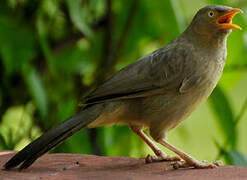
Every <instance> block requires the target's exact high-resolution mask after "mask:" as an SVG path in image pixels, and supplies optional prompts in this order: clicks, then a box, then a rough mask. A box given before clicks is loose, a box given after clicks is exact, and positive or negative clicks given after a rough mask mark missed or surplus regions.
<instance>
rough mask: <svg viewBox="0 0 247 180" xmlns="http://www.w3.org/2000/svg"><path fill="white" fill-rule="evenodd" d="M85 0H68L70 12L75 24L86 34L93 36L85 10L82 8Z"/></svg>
mask: <svg viewBox="0 0 247 180" xmlns="http://www.w3.org/2000/svg"><path fill="white" fill-rule="evenodd" d="M82 2H83V0H73V1H71V0H66V4H67V6H68V9H69V14H70V17H71V20H72V22H73V23H74V25H75V26H76V27H77V28H78V29H79V30H80V31H81V32H82V33H83V34H85V35H86V36H89V37H91V36H92V31H91V29H90V28H89V26H88V25H87V23H86V22H85V17H84V16H83V11H82V10H81V7H82Z"/></svg>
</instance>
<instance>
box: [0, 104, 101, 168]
mask: <svg viewBox="0 0 247 180" xmlns="http://www.w3.org/2000/svg"><path fill="white" fill-rule="evenodd" d="M100 111H101V109H100V108H98V107H97V105H96V106H94V107H89V108H87V109H85V110H83V111H81V112H80V113H78V114H76V115H75V116H73V117H71V118H69V119H68V120H66V121H64V122H63V123H61V124H59V125H58V126H57V127H55V128H53V129H51V130H49V131H48V132H46V133H45V134H43V135H42V136H40V137H39V138H37V139H36V140H34V141H33V142H31V143H30V144H28V145H27V146H26V147H25V148H23V149H22V150H21V151H19V152H18V153H17V154H16V155H15V156H14V157H12V158H11V159H10V160H9V161H8V162H7V163H6V164H5V165H4V168H5V169H11V168H14V167H16V166H18V165H19V164H21V163H22V164H21V166H20V167H19V170H22V169H25V168H28V167H29V166H30V165H31V164H32V163H34V161H35V160H36V159H38V158H39V157H40V156H42V155H43V154H45V153H46V152H47V151H49V150H51V149H52V148H53V147H55V146H56V145H58V144H60V143H62V142H63V141H64V140H65V139H67V138H68V137H70V136H72V135H73V134H74V133H76V132H77V131H79V130H80V129H81V128H83V127H86V126H87V125H88V124H89V123H91V122H92V121H94V120H95V119H96V118H97V117H98V116H99V114H100Z"/></svg>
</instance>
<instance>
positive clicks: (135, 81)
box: [85, 45, 185, 104]
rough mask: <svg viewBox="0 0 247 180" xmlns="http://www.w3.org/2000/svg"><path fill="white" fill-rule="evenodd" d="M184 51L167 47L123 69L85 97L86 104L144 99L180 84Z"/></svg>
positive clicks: (176, 87) (175, 87)
mask: <svg viewBox="0 0 247 180" xmlns="http://www.w3.org/2000/svg"><path fill="white" fill-rule="evenodd" d="M183 53H185V52H184V50H183V49H182V50H181V49H180V50H179V49H178V48H176V47H173V46H172V45H168V46H166V47H164V48H161V49H159V50H157V51H155V52H153V53H152V54H149V55H147V56H144V57H143V58H141V59H139V60H138V61H136V62H135V63H133V64H130V65H129V66H127V67H125V68H123V69H122V70H121V71H119V72H118V73H117V74H115V75H114V76H113V77H112V78H110V79H108V80H107V81H105V83H103V84H102V85H101V86H99V87H98V88H97V89H96V90H95V91H93V92H92V93H91V94H89V95H88V96H87V97H86V101H85V104H94V103H99V102H105V101H112V100H119V99H131V98H137V97H147V96H152V95H157V94H164V93H166V92H167V91H174V89H177V90H178V88H179V86H180V85H181V83H182V82H181V81H180V79H181V78H178V77H179V76H180V72H181V64H180V62H182V61H183V58H184V57H185V56H184V54H183Z"/></svg>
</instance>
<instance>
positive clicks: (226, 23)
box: [216, 8, 243, 30]
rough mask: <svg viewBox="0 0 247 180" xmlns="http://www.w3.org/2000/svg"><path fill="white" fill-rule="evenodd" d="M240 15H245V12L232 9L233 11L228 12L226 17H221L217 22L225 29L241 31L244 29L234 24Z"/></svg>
mask: <svg viewBox="0 0 247 180" xmlns="http://www.w3.org/2000/svg"><path fill="white" fill-rule="evenodd" d="M238 13H243V11H242V10H241V9H237V8H232V9H230V10H228V11H226V13H225V14H224V15H222V16H220V17H219V18H218V19H217V20H216V24H218V25H219V26H221V27H222V28H223V29H239V30H241V29H242V28H241V27H240V26H238V25H236V24H232V19H233V18H234V16H235V15H236V14H238Z"/></svg>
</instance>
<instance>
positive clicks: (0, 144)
mask: <svg viewBox="0 0 247 180" xmlns="http://www.w3.org/2000/svg"><path fill="white" fill-rule="evenodd" d="M0 147H2V149H9V148H8V145H7V143H6V142H5V138H4V137H3V136H2V134H1V133H0Z"/></svg>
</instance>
